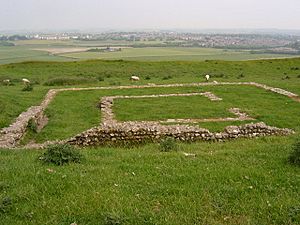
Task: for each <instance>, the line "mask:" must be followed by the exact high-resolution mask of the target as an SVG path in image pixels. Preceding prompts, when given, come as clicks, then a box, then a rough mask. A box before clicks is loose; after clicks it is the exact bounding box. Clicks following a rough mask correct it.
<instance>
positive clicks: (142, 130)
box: [0, 82, 300, 148]
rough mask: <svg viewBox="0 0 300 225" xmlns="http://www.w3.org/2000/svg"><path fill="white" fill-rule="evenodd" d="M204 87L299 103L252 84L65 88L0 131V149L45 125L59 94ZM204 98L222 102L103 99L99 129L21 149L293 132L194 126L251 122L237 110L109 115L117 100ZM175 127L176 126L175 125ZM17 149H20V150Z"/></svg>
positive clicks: (208, 94) (254, 127)
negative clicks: (180, 115) (248, 89)
mask: <svg viewBox="0 0 300 225" xmlns="http://www.w3.org/2000/svg"><path fill="white" fill-rule="evenodd" d="M207 85H214V86H217V85H251V86H255V87H258V88H263V89H265V90H268V91H271V92H275V93H277V94H280V95H284V96H287V97H289V98H292V99H294V100H295V101H298V102H300V98H299V96H298V95H296V94H294V93H291V92H289V91H286V90H283V89H280V88H273V87H269V86H267V85H263V84H258V83H255V82H238V83H233V82H222V83H218V82H212V83H191V84H166V85H153V84H149V85H140V86H114V87H92V88H66V89H53V90H49V92H48V93H47V95H46V96H45V99H44V100H43V102H42V103H41V105H40V106H32V107H30V108H29V109H28V110H27V111H26V112H23V113H22V114H20V116H19V117H18V118H17V119H16V120H15V122H14V123H13V124H11V125H10V126H9V127H7V128H3V129H2V130H0V148H15V147H18V143H19V141H20V140H21V138H22V137H23V135H24V134H25V132H26V129H27V126H28V123H29V121H30V120H31V119H32V120H34V121H35V122H36V123H37V125H38V129H42V128H43V126H45V125H46V122H47V118H46V117H45V116H44V110H45V109H46V108H47V106H48V105H49V103H50V102H51V101H52V100H53V99H54V97H55V95H56V94H57V93H59V92H61V91H81V90H113V89H131V88H153V87H160V88H161V87H188V86H207ZM196 95H200V96H204V97H207V98H208V99H210V100H211V101H222V99H221V98H220V97H218V96H216V95H214V94H213V93H211V92H204V93H187V94H167V95H142V96H106V97H103V98H102V99H101V101H100V106H101V113H102V123H101V124H100V126H98V127H94V128H91V129H89V130H87V131H85V132H83V133H81V134H78V135H76V136H75V137H72V138H70V139H68V140H61V141H55V142H47V143H44V144H33V145H28V146H23V147H25V148H41V147H44V146H46V145H47V144H51V143H56V142H59V143H69V144H73V145H77V146H97V145H108V144H124V143H142V142H156V141H159V140H160V139H162V138H165V137H173V138H175V139H177V140H181V141H198V140H202V141H224V140H230V139H235V138H241V137H243V138H253V137H260V136H270V135H289V134H292V133H293V131H292V130H290V129H280V128H276V127H270V126H267V125H266V124H264V123H255V124H253V123H249V124H246V125H242V126H228V127H226V128H225V129H224V131H223V132H220V133H213V132H210V131H209V130H207V129H203V128H200V127H199V126H197V125H186V124H194V123H198V122H206V121H208V122H219V121H251V120H253V118H251V117H250V116H248V115H247V114H246V113H245V112H242V110H240V109H238V108H231V109H228V110H229V111H230V112H231V113H232V115H233V117H228V118H207V119H192V118H191V119H174V118H170V119H167V120H165V121H127V122H118V121H117V120H116V119H115V116H114V113H113V111H112V107H113V101H114V99H117V98H133V99H134V98H159V97H172V96H196ZM174 123H175V124H174ZM19 147H20V146H19Z"/></svg>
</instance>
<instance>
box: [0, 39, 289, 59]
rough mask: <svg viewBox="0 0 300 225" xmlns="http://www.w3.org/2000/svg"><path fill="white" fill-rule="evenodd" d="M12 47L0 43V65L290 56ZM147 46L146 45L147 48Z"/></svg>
mask: <svg viewBox="0 0 300 225" xmlns="http://www.w3.org/2000/svg"><path fill="white" fill-rule="evenodd" d="M14 44H15V46H10V47H6V46H0V64H8V63H16V62H24V61H59V62H64V61H78V60H87V59H105V60H119V59H124V60H132V61H204V60H255V59H266V58H289V57H291V58H293V57H295V55H288V54H251V53H250V51H246V50H223V49H215V48H184V47H178V48H176V47H149V46H151V45H155V44H162V42H158V41H149V42H140V43H139V44H143V45H145V46H144V47H138V48H131V47H130V48H128V46H130V45H132V44H133V42H126V41H71V40H68V41H62V40H56V41H51V40H25V41H15V42H14ZM107 46H111V47H121V48H122V51H121V52H88V51H87V50H88V49H93V48H106V47H107ZM147 46H148V47H147Z"/></svg>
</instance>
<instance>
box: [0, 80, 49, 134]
mask: <svg viewBox="0 0 300 225" xmlns="http://www.w3.org/2000/svg"><path fill="white" fill-rule="evenodd" d="M22 89H23V85H17V86H9V87H7V86H0V128H2V127H7V126H8V125H9V124H10V123H11V122H12V121H13V120H14V119H15V118H16V117H17V116H18V115H19V114H20V113H22V112H23V111H26V110H27V108H29V107H30V106H32V105H39V104H40V103H41V101H42V99H43V98H44V95H45V94H46V90H45V89H44V88H42V87H39V86H34V90H33V91H31V92H24V91H22Z"/></svg>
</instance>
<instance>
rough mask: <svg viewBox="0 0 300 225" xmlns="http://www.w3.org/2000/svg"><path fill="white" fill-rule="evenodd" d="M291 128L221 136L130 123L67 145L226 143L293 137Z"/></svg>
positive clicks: (243, 129) (258, 127) (254, 127)
mask: <svg viewBox="0 0 300 225" xmlns="http://www.w3.org/2000/svg"><path fill="white" fill-rule="evenodd" d="M293 133H294V132H293V131H292V130H290V129H280V128H276V127H270V126H267V125H266V124H265V123H262V122H261V123H255V124H253V123H251V124H246V125H242V126H228V127H226V128H225V130H224V131H223V132H221V133H212V132H209V130H207V129H203V128H200V127H198V126H188V125H169V126H163V125H160V124H156V123H145V124H144V125H142V124H140V123H134V122H128V123H120V124H113V125H106V126H101V127H94V128H92V129H90V130H88V131H86V132H83V133H81V134H79V135H77V136H75V137H74V138H71V139H70V140H68V141H67V143H69V144H72V145H77V146H102V145H111V144H126V143H133V144H134V143H145V142H158V141H159V140H161V139H163V138H166V137H173V138H174V139H176V140H180V141H188V142H190V141H225V140H229V139H235V138H253V137H261V136H271V135H278V136H279V135H280V136H283V135H289V134H293Z"/></svg>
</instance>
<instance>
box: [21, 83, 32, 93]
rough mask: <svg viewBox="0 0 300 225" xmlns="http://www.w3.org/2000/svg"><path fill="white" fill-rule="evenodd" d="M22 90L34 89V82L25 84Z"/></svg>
mask: <svg viewBox="0 0 300 225" xmlns="http://www.w3.org/2000/svg"><path fill="white" fill-rule="evenodd" d="M22 91H33V86H32V84H25V86H24V87H23V89H22Z"/></svg>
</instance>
